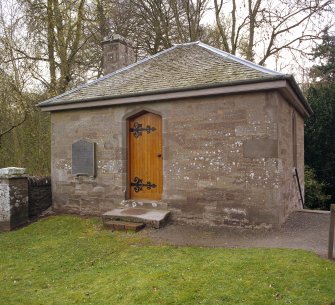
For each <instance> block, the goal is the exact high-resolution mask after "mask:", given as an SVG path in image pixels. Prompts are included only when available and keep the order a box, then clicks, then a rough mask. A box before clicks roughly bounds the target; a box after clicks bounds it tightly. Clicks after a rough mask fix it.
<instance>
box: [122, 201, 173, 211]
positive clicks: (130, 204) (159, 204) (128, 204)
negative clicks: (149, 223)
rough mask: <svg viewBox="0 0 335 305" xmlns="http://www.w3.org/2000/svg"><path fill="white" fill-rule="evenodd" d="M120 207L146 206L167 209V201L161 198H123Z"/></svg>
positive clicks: (146, 207) (147, 207)
mask: <svg viewBox="0 0 335 305" xmlns="http://www.w3.org/2000/svg"><path fill="white" fill-rule="evenodd" d="M120 208H144V209H158V210H167V203H166V202H163V201H160V200H122V201H121V202H120Z"/></svg>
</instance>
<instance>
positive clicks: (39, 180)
mask: <svg viewBox="0 0 335 305" xmlns="http://www.w3.org/2000/svg"><path fill="white" fill-rule="evenodd" d="M28 198H29V200H28V208H29V209H28V210H29V217H30V218H34V217H37V216H39V215H40V214H41V213H42V212H43V211H45V210H46V209H48V208H49V207H50V206H51V204H52V194H51V178H50V177H34V176H29V177H28Z"/></svg>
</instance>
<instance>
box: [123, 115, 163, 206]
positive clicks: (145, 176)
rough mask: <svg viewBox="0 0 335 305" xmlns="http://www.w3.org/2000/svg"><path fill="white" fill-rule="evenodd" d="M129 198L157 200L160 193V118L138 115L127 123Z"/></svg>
mask: <svg viewBox="0 0 335 305" xmlns="http://www.w3.org/2000/svg"><path fill="white" fill-rule="evenodd" d="M128 137H129V139H128V164H129V165H128V180H129V181H128V183H129V192H128V196H129V199H134V200H136V199H149V200H160V199H161V196H162V191H163V170H162V163H163V162H162V160H163V158H162V118H161V116H159V115H157V114H154V113H150V112H141V113H139V114H137V115H135V116H133V117H131V118H130V119H129V120H128Z"/></svg>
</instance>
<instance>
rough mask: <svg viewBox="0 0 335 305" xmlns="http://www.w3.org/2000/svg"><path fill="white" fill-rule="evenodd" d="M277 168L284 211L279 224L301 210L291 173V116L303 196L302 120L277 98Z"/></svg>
mask: <svg viewBox="0 0 335 305" xmlns="http://www.w3.org/2000/svg"><path fill="white" fill-rule="evenodd" d="M279 106H280V107H279V112H278V115H279V128H278V134H279V147H280V150H279V161H280V163H279V168H280V170H281V171H282V175H281V180H280V184H281V186H282V187H281V193H280V201H281V203H282V204H283V207H284V209H283V210H282V214H281V222H283V221H284V220H285V219H286V218H287V216H288V215H289V214H290V213H291V212H292V211H294V210H297V209H302V203H301V201H300V195H299V190H298V185H297V180H296V178H295V176H294V173H293V168H294V167H295V165H294V155H293V154H294V149H293V128H294V126H293V116H295V120H296V133H297V136H296V138H297V170H298V174H299V180H300V184H301V187H302V193H303V196H304V119H303V118H302V116H301V115H300V114H299V113H298V112H297V111H296V110H295V109H294V108H293V107H292V106H290V105H289V104H288V103H287V102H285V100H284V99H283V98H282V97H281V96H279Z"/></svg>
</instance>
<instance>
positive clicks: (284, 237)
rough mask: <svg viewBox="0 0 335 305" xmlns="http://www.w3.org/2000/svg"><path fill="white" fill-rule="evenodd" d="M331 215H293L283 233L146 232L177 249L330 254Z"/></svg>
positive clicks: (182, 228)
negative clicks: (304, 251)
mask: <svg viewBox="0 0 335 305" xmlns="http://www.w3.org/2000/svg"><path fill="white" fill-rule="evenodd" d="M328 231H329V214H319V213H305V212H294V213H292V214H291V215H290V216H289V218H288V219H287V221H286V222H285V223H284V224H283V226H282V227H281V228H280V229H272V230H261V229H254V230H253V229H242V228H232V227H206V226H191V225H183V224H170V225H167V226H166V227H164V228H162V229H159V230H145V231H143V232H141V233H140V234H144V235H147V236H148V237H150V239H152V240H153V241H154V242H156V243H167V244H171V245H178V246H185V245H187V246H202V247H227V248H294V249H304V250H311V251H314V252H316V253H317V254H318V255H320V256H322V257H326V256H327V251H328Z"/></svg>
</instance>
